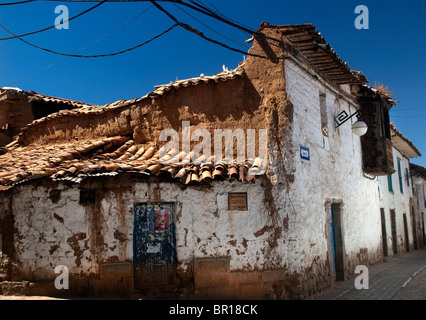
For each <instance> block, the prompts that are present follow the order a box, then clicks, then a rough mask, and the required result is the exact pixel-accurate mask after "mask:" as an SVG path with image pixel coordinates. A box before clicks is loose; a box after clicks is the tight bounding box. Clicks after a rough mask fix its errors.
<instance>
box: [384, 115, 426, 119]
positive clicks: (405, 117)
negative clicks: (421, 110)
mask: <svg viewBox="0 0 426 320" xmlns="http://www.w3.org/2000/svg"><path fill="white" fill-rule="evenodd" d="M391 118H403V119H412V118H426V114H421V115H418V116H391Z"/></svg>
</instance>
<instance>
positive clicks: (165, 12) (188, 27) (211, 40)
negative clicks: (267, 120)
mask: <svg viewBox="0 0 426 320" xmlns="http://www.w3.org/2000/svg"><path fill="white" fill-rule="evenodd" d="M151 3H152V4H153V5H154V6H156V7H157V8H158V9H159V10H160V11H162V12H163V13H164V14H166V15H167V16H168V17H169V18H170V19H172V20H173V21H174V22H175V23H176V24H177V25H179V26H180V27H182V28H184V29H185V30H187V31H189V32H192V33H195V34H196V35H197V36H199V37H201V38H203V39H204V40H207V41H209V42H211V43H214V44H216V45H219V46H221V47H224V48H226V49H229V50H231V51H235V52H238V53H242V54H244V55H249V56H252V57H257V58H262V59H268V60H279V59H281V60H282V59H287V57H272V58H271V57H266V56H262V55H258V54H253V53H249V52H245V51H242V50H239V49H236V48H233V47H230V46H228V45H227V44H224V43H222V42H219V41H217V40H214V39H211V38H209V37H207V36H205V35H204V34H203V33H202V32H201V31H198V30H197V29H195V28H193V27H191V26H190V25H188V24H185V23H182V22H180V21H179V20H177V19H176V17H174V16H173V15H172V14H171V13H170V12H168V11H167V10H166V9H164V8H163V7H162V6H160V5H159V4H158V3H157V2H156V1H151Z"/></svg>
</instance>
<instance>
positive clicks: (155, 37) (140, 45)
mask: <svg viewBox="0 0 426 320" xmlns="http://www.w3.org/2000/svg"><path fill="white" fill-rule="evenodd" d="M178 25H179V24H178V23H175V24H174V25H172V26H171V27H170V28H168V29H167V30H165V31H163V32H161V33H160V34H158V35H156V36H154V37H152V38H151V39H149V40H147V41H144V42H142V43H140V44H138V45H136V46H133V47H131V48H127V49H125V50H121V51H117V52H113V53H106V54H96V55H80V54H72V53H64V52H59V51H55V50H51V49H47V48H44V47H41V46H38V45H35V44H33V43H31V42H28V41H26V40H25V39H22V38H20V37H19V36H16V35H15V34H14V33H13V32H12V31H10V30H8V29H7V28H6V27H5V26H3V25H2V24H1V23H0V27H1V28H3V29H4V30H6V31H7V32H9V33H10V34H12V35H14V36H16V37H17V38H18V39H19V40H21V41H22V42H24V43H26V44H28V45H30V46H32V47H34V48H37V49H40V50H43V51H46V52H50V53H54V54H57V55H61V56H67V57H75V58H101V57H111V56H116V55H119V54H122V53H125V52H129V51H132V50H135V49H137V48H140V47H142V46H144V45H146V44H148V43H150V42H152V41H154V40H155V39H157V38H159V37H161V36H163V35H165V34H166V33H168V32H170V31H171V30H173V29H174V28H176V27H177V26H178Z"/></svg>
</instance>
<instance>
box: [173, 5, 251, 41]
mask: <svg viewBox="0 0 426 320" xmlns="http://www.w3.org/2000/svg"><path fill="white" fill-rule="evenodd" d="M173 4H174V5H175V6H176V7H177V8H178V9H179V10H181V11H183V12H184V13H185V14H187V15H188V16H190V17H191V18H192V19H194V20H195V21H197V22H198V23H200V24H202V25H203V26H205V27H206V28H208V29H210V30H211V31H213V32H214V33H216V34H218V35H219V36H221V37H223V38H225V39H227V40H229V41H231V42H233V43H235V44H238V45H239V46H242V47H244V48H248V47H247V46H245V45H244V44H242V43H239V42H237V41H235V40H232V39H231V38H228V37H227V36H225V35H223V34H221V33H219V32H217V31H216V30H214V29H213V28H210V27H209V26H208V25H206V24H205V23H204V22H202V21H200V20H199V19H197V18H195V17H194V16H193V15H191V14H190V13H188V12H187V11H185V10H184V9H182V8H181V7H179V6H178V5H177V4H175V3H173Z"/></svg>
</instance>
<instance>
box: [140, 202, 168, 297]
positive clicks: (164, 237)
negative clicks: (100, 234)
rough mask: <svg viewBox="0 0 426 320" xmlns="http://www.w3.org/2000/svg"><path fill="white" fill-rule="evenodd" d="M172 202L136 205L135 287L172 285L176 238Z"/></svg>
mask: <svg viewBox="0 0 426 320" xmlns="http://www.w3.org/2000/svg"><path fill="white" fill-rule="evenodd" d="M173 221H174V207H173V203H165V202H161V203H138V204H135V206H134V232H133V253H134V254H133V260H134V263H133V264H134V272H135V289H143V288H152V287H165V286H173V285H174V283H175V280H176V239H175V226H174V222H173Z"/></svg>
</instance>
